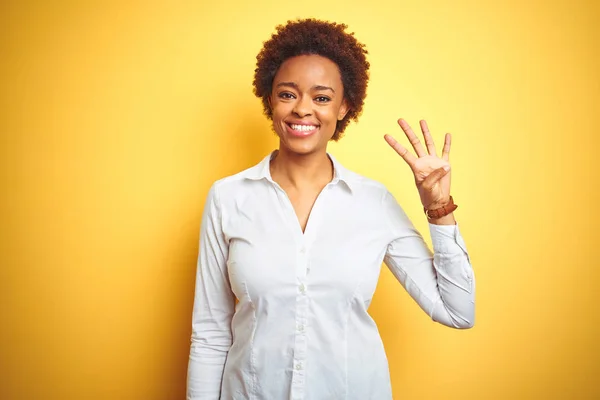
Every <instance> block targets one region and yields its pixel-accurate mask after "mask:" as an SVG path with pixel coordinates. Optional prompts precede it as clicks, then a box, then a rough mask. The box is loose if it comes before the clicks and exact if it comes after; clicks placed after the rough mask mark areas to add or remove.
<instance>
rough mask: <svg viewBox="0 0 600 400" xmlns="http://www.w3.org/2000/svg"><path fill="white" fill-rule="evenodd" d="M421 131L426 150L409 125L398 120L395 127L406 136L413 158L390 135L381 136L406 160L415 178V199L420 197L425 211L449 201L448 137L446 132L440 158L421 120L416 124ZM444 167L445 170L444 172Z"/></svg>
mask: <svg viewBox="0 0 600 400" xmlns="http://www.w3.org/2000/svg"><path fill="white" fill-rule="evenodd" d="M419 122H420V125H421V130H422V131H423V137H424V138H425V145H426V146H427V151H426V150H425V148H423V145H422V144H421V141H420V140H419V138H418V137H417V135H415V133H414V132H413V130H412V129H411V127H410V125H408V123H407V122H406V121H405V120H403V119H402V118H400V119H399V120H398V124H399V125H400V127H401V128H402V130H403V131H404V133H405V134H406V137H407V138H408V141H409V142H410V143H411V144H412V146H413V148H414V149H415V152H416V153H417V157H415V156H414V155H412V154H411V153H410V152H409V151H408V150H407V149H406V148H405V147H404V146H402V145H401V144H400V143H398V141H396V139H394V138H393V137H392V136H390V135H385V136H384V138H385V140H386V142H388V144H389V145H390V146H391V147H392V148H393V149H394V150H396V153H398V154H399V155H400V157H402V158H403V159H404V161H406V163H407V164H408V166H409V167H410V169H411V170H412V172H413V174H414V176H415V183H416V185H417V190H418V191H419V196H420V197H421V203H422V204H423V207H425V208H427V209H428V210H433V209H436V208H440V207H443V206H444V205H446V204H447V203H448V202H449V201H450V174H451V172H450V162H449V157H450V139H451V137H450V134H449V133H446V136H445V138H444V148H443V150H442V157H441V158H440V157H438V156H437V153H436V151H435V144H434V142H433V138H432V137H431V134H430V133H429V128H428V127H427V123H426V122H425V120H421V121H419ZM444 168H447V170H445V169H444Z"/></svg>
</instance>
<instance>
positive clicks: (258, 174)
mask: <svg viewBox="0 0 600 400" xmlns="http://www.w3.org/2000/svg"><path fill="white" fill-rule="evenodd" d="M278 151H279V150H273V151H272V152H271V153H269V154H268V155H267V156H265V158H263V159H262V161H261V162H259V163H258V164H256V165H255V166H254V167H252V168H250V171H248V175H246V178H248V179H251V180H256V181H257V180H261V179H267V180H268V181H270V182H273V183H275V182H274V181H273V178H272V177H271V169H270V164H271V160H272V159H273V157H274V156H275V154H277V152H278ZM327 156H328V157H329V159H330V160H331V162H332V164H333V179H332V180H331V183H333V184H335V183H338V182H339V181H342V182H344V184H346V186H347V187H348V189H350V191H351V192H352V191H353V182H352V176H351V174H350V171H348V170H347V169H346V168H344V166H343V165H342V164H340V163H339V162H338V161H337V160H336V158H335V157H334V156H333V155H331V154H330V153H327Z"/></svg>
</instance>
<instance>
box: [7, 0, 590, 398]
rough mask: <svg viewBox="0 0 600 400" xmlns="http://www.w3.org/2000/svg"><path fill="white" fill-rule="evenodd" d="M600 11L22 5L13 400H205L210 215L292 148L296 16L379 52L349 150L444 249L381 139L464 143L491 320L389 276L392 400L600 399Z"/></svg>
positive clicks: (584, 4)
mask: <svg viewBox="0 0 600 400" xmlns="http://www.w3.org/2000/svg"><path fill="white" fill-rule="evenodd" d="M599 4H600V3H598V2H595V1H582V0H572V1H546V2H541V1H535V2H521V1H502V2H493V1H487V2H480V1H465V0H458V1H382V0H371V1H367V2H365V1H353V0H343V1H342V0H330V1H314V0H306V1H302V2H291V1H262V0H261V1H251V2H246V1H218V2H217V1H215V2H208V1H196V2H192V1H163V2H155V1H150V2H142V1H127V0H120V1H102V2H100V1H24V0H23V1H7V0H5V1H2V3H1V4H0V59H1V60H2V61H1V62H0V88H1V90H0V189H1V192H0V206H1V207H0V212H1V215H0V398H2V399H3V400H20V399H46V400H53V399H86V400H100V399H132V400H135V399H144V400H150V399H152V400H162V399H182V398H184V391H185V379H186V370H187V360H188V352H189V340H190V332H191V310H192V303H193V290H194V277H195V268H196V258H197V251H198V239H199V226H200V216H201V212H202V209H203V206H204V201H205V198H206V195H207V193H208V189H209V187H210V185H211V184H212V183H213V182H214V181H215V180H216V179H219V178H221V177H224V176H227V175H230V174H233V173H236V172H238V171H240V170H242V169H245V168H248V167H250V166H252V165H254V164H255V163H257V162H259V161H260V160H261V159H262V158H263V157H264V156H265V155H266V154H267V153H268V152H269V151H271V150H273V149H275V148H276V147H277V144H278V142H277V140H276V137H275V136H274V134H273V133H272V131H271V130H270V125H269V122H268V121H267V120H266V118H265V117H264V116H263V115H262V108H261V103H260V101H259V100H258V99H256V98H255V97H254V95H253V94H252V78H253V73H254V68H255V61H256V54H257V53H258V52H259V50H260V48H261V46H262V42H263V41H264V40H267V39H268V38H269V37H270V35H271V34H272V33H273V32H274V29H275V26H276V25H278V24H282V23H285V22H286V21H287V20H288V19H294V18H297V17H317V18H322V19H327V20H332V21H337V22H344V23H346V24H348V25H349V31H351V32H355V34H356V36H357V38H358V39H359V40H360V41H362V42H364V43H365V44H366V45H367V49H368V51H369V56H368V57H369V61H370V62H371V65H372V68H371V81H370V84H369V88H368V95H367V100H366V104H365V108H364V113H363V115H362V116H361V119H360V121H359V123H358V124H354V123H353V124H351V125H350V126H349V128H348V129H347V132H346V135H345V137H344V138H343V139H342V140H341V141H340V142H339V143H336V144H331V146H330V147H329V151H330V152H332V154H334V155H335V156H336V157H337V158H338V160H339V161H340V162H342V163H343V164H344V165H345V166H346V167H347V168H349V169H351V170H354V171H356V172H358V173H361V174H363V175H366V176H368V177H370V178H373V179H377V180H379V181H381V182H383V183H384V184H385V185H386V186H387V187H388V188H389V189H390V190H391V191H392V193H393V194H394V195H395V196H396V198H397V199H398V201H399V202H400V204H401V205H402V206H403V207H404V209H405V210H406V212H407V214H408V215H409V217H410V218H411V220H412V221H413V223H414V224H415V225H416V227H417V228H418V229H419V230H420V232H422V234H423V235H424V237H425V239H426V240H427V242H428V243H429V244H430V243H431V242H430V237H429V231H428V227H427V220H426V218H425V215H424V214H423V211H422V208H421V204H420V201H419V197H418V193H417V190H416V188H415V185H414V181H413V177H412V174H411V172H410V169H409V168H408V166H407V165H406V164H405V163H404V161H403V160H402V159H401V158H400V157H399V156H398V155H397V154H395V153H394V151H393V150H392V149H391V148H389V147H388V145H387V144H386V143H385V141H384V139H383V135H384V134H385V133H390V134H393V135H394V136H395V137H396V138H397V139H399V140H400V141H401V143H403V144H404V145H405V146H407V147H409V145H408V141H407V139H406V137H405V136H404V134H403V133H402V131H401V129H400V128H399V126H398V125H397V123H396V120H397V119H398V118H400V117H402V118H405V119H406V120H407V121H408V122H409V123H410V124H411V126H412V127H413V129H415V131H416V132H418V133H419V134H420V130H419V123H418V122H419V120H420V119H425V120H426V121H427V122H428V124H429V127H430V129H431V132H432V134H433V137H434V139H435V140H436V143H437V146H438V147H437V148H438V151H439V149H441V146H442V142H443V137H444V134H445V133H446V132H450V133H451V134H452V135H453V143H452V150H451V155H450V162H451V165H452V168H453V173H452V195H453V197H454V199H455V202H456V203H457V204H458V205H459V208H458V209H457V210H456V212H455V216H456V219H457V221H458V223H459V225H460V229H461V232H462V234H463V236H464V238H465V241H466V243H467V248H468V249H469V253H470V256H471V260H472V263H473V266H474V269H475V274H476V280H477V303H476V307H477V309H476V322H475V327H474V328H473V329H470V330H463V331H460V330H453V329H450V328H447V327H444V326H441V325H439V324H436V323H434V322H432V321H431V320H430V319H429V317H428V316H427V315H426V314H425V313H424V312H423V311H421V310H420V309H419V308H418V306H417V305H416V303H414V301H412V299H411V298H410V297H409V296H408V295H407V293H406V292H405V291H404V289H403V288H402V287H401V286H400V284H399V283H398V282H397V281H395V280H394V278H393V276H392V275H391V273H390V272H389V271H388V270H387V268H386V267H385V266H383V269H382V273H381V277H380V281H379V286H378V288H377V292H376V295H375V298H374V301H373V303H372V306H371V308H370V310H369V311H370V313H371V315H372V316H373V317H374V319H375V320H376V322H377V324H378V326H379V329H380V332H381V335H382V337H383V341H384V344H385V347H386V351H387V354H388V358H389V364H390V373H391V376H392V384H393V389H394V398H395V399H403V400H412V399H461V400H466V399H591V398H599V397H600V389H598V386H597V385H596V384H595V380H596V378H597V374H598V368H599V350H600V349H599V344H598V337H600V328H599V327H600V325H599V323H600V317H599V312H598V307H597V305H596V304H597V296H596V293H597V290H598V289H597V288H598V281H599V278H600V273H599V272H598V268H599V265H600V263H599V262H598V226H599V222H600V218H599V217H598V215H599V213H600V208H599V207H598V205H599V204H600V201H599V200H600V198H599V189H598V184H599V182H600V179H599V178H600V177H599V176H598V175H599V174H598V172H599V171H600V167H598V156H597V152H598V149H599V148H600V146H599V145H600V140H599V136H600V131H599V130H598V129H599V128H598V123H597V119H598V117H599V116H600V78H599V71H600V33H599V28H598V25H597V21H598V19H599V18H600V6H599Z"/></svg>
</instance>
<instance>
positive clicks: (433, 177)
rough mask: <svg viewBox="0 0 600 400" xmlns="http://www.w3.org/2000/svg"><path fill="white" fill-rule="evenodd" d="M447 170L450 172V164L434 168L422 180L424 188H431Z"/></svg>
mask: <svg viewBox="0 0 600 400" xmlns="http://www.w3.org/2000/svg"><path fill="white" fill-rule="evenodd" d="M448 172H450V166H449V165H444V166H443V167H441V168H438V169H436V170H435V171H433V172H432V173H430V174H429V175H428V176H427V178H425V181H423V186H424V187H425V188H432V187H433V186H434V185H435V183H436V182H437V181H439V180H440V179H442V178H443V177H444V176H445V175H446V174H447V173H448Z"/></svg>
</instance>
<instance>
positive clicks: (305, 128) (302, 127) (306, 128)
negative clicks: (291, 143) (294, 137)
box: [290, 124, 316, 132]
mask: <svg viewBox="0 0 600 400" xmlns="http://www.w3.org/2000/svg"><path fill="white" fill-rule="evenodd" d="M290 126H291V127H292V129H293V130H295V131H303V132H308V131H312V130H313V129H315V128H316V125H296V124H290Z"/></svg>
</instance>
